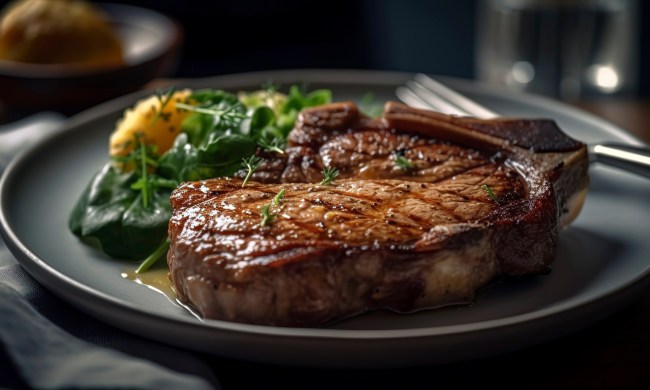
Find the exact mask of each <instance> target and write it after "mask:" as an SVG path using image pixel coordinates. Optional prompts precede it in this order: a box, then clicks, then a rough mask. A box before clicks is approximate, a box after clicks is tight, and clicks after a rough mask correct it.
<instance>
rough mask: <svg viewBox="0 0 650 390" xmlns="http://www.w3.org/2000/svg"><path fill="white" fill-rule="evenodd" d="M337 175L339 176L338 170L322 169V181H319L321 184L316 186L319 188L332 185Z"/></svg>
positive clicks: (331, 168)
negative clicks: (319, 186)
mask: <svg viewBox="0 0 650 390" xmlns="http://www.w3.org/2000/svg"><path fill="white" fill-rule="evenodd" d="M338 175H339V170H338V169H336V168H333V167H331V166H329V167H325V169H323V180H321V182H320V183H318V184H319V185H321V186H326V185H329V184H332V182H333V181H334V180H335V179H336V177H337V176H338Z"/></svg>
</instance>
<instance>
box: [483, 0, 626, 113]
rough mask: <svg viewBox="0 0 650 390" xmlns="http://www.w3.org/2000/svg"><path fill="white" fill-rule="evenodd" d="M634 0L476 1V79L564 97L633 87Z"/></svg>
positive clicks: (615, 92) (608, 93) (612, 92)
mask: <svg viewBox="0 0 650 390" xmlns="http://www.w3.org/2000/svg"><path fill="white" fill-rule="evenodd" d="M637 9H638V4H637V1H636V0H482V1H481V2H480V3H479V11H478V12H479V14H478V23H479V24H478V26H477V27H478V28H477V32H478V37H477V46H476V48H477V52H476V73H477V76H478V78H479V79H480V80H483V81H487V82H490V83H496V84H503V85H507V86H509V87H511V88H513V89H518V90H524V91H529V92H534V93H539V94H544V95H549V96H553V97H557V98H561V99H564V100H577V99H583V98H585V97H594V96H611V95H624V94H632V93H634V92H636V88H637V78H638V75H637V71H638V65H637V61H638V51H639V49H638V41H637V39H638V20H637V14H638V12H637Z"/></svg>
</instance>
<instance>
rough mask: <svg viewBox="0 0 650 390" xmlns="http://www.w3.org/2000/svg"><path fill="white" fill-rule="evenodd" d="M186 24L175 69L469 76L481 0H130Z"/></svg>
mask: <svg viewBox="0 0 650 390" xmlns="http://www.w3.org/2000/svg"><path fill="white" fill-rule="evenodd" d="M114 2H117V3H127V4H133V5H139V6H143V7H148V8H152V9H156V10H158V11H160V12H163V13H165V14H167V15H168V16H171V17H173V18H175V19H176V20H177V21H179V22H180V23H181V24H182V25H183V27H184V29H185V33H186V36H185V42H184V49H183V56H182V60H181V62H180V63H179V66H178V68H177V71H176V73H175V74H174V75H175V76H179V77H203V76H212V75H218V74H227V73H237V72H246V71H254V70H266V69H282V68H361V69H384V70H400V71H413V72H427V73H432V74H440V75H449V76H456V77H463V78H474V77H475V66H474V58H475V55H474V48H475V41H476V24H477V23H476V21H477V6H478V3H479V0H459V1H441V0H429V1H427V0H412V1H389V0H378V1H372V0H364V1H345V0H330V1H320V2H315V1H302V0H285V1H262V0H249V1H201V0H185V1H172V0H157V1H154V0H128V1H119V0H116V1H114ZM639 8H640V12H639V13H638V15H637V17H638V18H639V19H638V20H639V40H638V50H639V66H638V69H639V73H640V74H639V86H638V88H637V91H636V93H637V94H638V95H641V96H646V97H647V96H649V95H650V83H649V80H648V78H649V75H648V72H647V71H645V69H646V68H648V64H649V62H650V58H649V56H650V50H648V49H647V47H648V35H650V34H648V27H647V23H643V22H644V19H647V18H648V17H650V4H648V2H647V1H639Z"/></svg>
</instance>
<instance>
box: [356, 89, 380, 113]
mask: <svg viewBox="0 0 650 390" xmlns="http://www.w3.org/2000/svg"><path fill="white" fill-rule="evenodd" d="M359 110H361V112H363V113H364V114H366V115H368V116H369V117H371V118H377V117H380V116H381V114H382V113H383V112H384V106H383V104H381V103H378V102H375V95H374V94H372V93H370V92H368V93H366V94H365V95H363V97H362V98H361V101H360V102H359Z"/></svg>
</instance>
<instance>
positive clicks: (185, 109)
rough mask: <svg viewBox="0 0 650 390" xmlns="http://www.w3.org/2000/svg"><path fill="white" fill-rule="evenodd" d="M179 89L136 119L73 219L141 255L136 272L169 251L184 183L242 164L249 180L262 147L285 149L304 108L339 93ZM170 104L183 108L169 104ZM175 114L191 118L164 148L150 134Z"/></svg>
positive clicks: (113, 251)
mask: <svg viewBox="0 0 650 390" xmlns="http://www.w3.org/2000/svg"><path fill="white" fill-rule="evenodd" d="M172 96H176V95H174V90H169V91H167V92H165V93H159V94H158V95H157V96H156V100H157V102H158V104H157V105H151V109H150V110H149V111H148V116H147V117H146V118H147V119H146V120H144V119H143V120H140V121H139V122H136V123H139V124H138V125H136V126H135V127H134V129H135V130H133V131H132V132H131V133H130V135H131V139H130V140H129V141H128V142H127V143H124V144H123V145H121V146H123V147H124V148H123V149H122V151H123V153H116V154H115V155H111V161H110V162H108V163H106V164H105V165H104V166H103V167H102V168H101V169H100V170H99V172H97V174H96V175H95V176H94V177H93V178H92V180H91V181H90V183H89V184H88V186H87V187H86V189H85V190H84V192H83V193H82V195H81V197H80V198H79V200H78V201H77V203H76V206H75V208H74V210H73V211H72V213H71V215H70V219H69V227H70V229H71V231H72V232H73V233H74V234H75V235H77V236H79V237H80V238H82V239H83V240H85V241H87V242H89V243H93V244H96V245H98V246H99V247H100V248H101V250H102V251H103V252H105V253H106V254H107V255H109V256H111V257H115V258H120V259H128V260H140V261H141V263H140V266H139V267H138V269H137V271H136V272H143V271H145V270H146V269H148V268H149V267H150V266H151V265H153V264H154V263H155V262H156V260H158V259H159V258H161V257H163V256H164V255H165V254H166V253H167V249H168V248H169V240H168V238H167V226H168V222H169V219H170V217H171V214H172V210H171V206H170V203H169V197H170V195H171V192H172V191H173V190H174V189H175V188H176V187H177V186H178V185H179V184H180V183H182V182H184V181H190V180H201V179H208V178H214V177H223V176H232V175H234V174H235V173H236V172H237V171H239V170H242V169H243V170H244V172H247V173H248V175H247V177H246V179H245V180H248V178H250V174H251V173H252V172H253V171H254V170H255V169H256V168H257V167H258V166H259V163H260V160H259V158H257V157H256V155H255V154H256V151H257V150H258V149H266V150H271V151H276V152H278V153H282V152H283V149H284V145H285V141H286V138H287V135H288V134H289V132H290V131H291V129H292V128H293V126H294V123H295V121H296V118H297V116H298V113H299V112H300V110H302V109H303V108H306V107H313V106H317V105H321V104H325V103H329V102H331V100H332V93H331V91H330V90H326V89H320V90H315V91H312V92H305V91H304V90H302V89H301V88H299V87H297V86H295V85H294V86H291V87H290V89H289V91H288V93H287V94H284V93H280V92H278V91H277V88H273V87H271V88H267V89H264V90H260V91H255V92H251V93H239V94H238V95H235V94H232V93H229V92H226V91H223V90H213V89H203V90H197V91H190V92H188V96H187V97H186V98H185V99H183V100H180V99H172ZM168 105H174V106H175V107H174V110H175V111H173V112H172V111H171V110H167V111H166V110H165V109H166V107H167V106H168ZM156 107H157V108H156ZM147 109H148V108H147ZM174 113H182V114H183V120H182V122H180V128H179V129H177V131H178V133H177V134H176V133H173V134H174V138H173V143H172V144H171V146H170V147H169V148H168V149H166V150H161V148H160V147H159V145H158V144H156V143H155V142H150V139H149V138H147V137H148V136H147V134H149V133H152V129H154V128H157V127H160V128H161V129H164V128H168V129H169V131H170V132H172V131H173V130H174V128H173V126H172V125H169V126H167V123H165V122H167V121H169V120H170V116H171V115H172V114H174ZM134 115H136V114H131V116H134ZM138 119H142V118H138ZM138 126H140V127H138ZM165 126H167V127H165ZM160 131H163V130H160ZM170 134H171V133H170ZM149 135H150V134H149ZM153 136H154V137H155V134H154V135H153ZM165 136H169V134H165ZM170 142H171V141H170Z"/></svg>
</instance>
